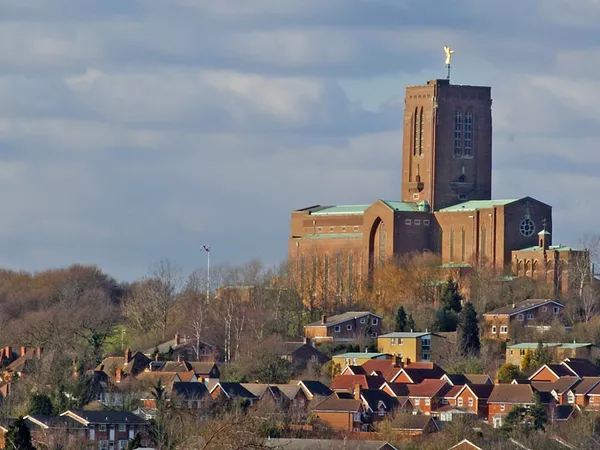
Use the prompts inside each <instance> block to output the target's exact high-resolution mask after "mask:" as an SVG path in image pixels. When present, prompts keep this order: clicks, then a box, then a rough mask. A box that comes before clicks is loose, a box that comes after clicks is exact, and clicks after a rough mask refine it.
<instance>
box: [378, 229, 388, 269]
mask: <svg viewBox="0 0 600 450" xmlns="http://www.w3.org/2000/svg"><path fill="white" fill-rule="evenodd" d="M377 232H378V234H379V236H378V237H379V242H378V245H379V249H378V250H379V252H378V253H379V261H378V265H379V267H383V266H384V265H385V262H386V259H387V253H386V246H387V229H386V227H385V223H384V222H380V223H379V228H378V230H377Z"/></svg>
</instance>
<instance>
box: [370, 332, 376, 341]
mask: <svg viewBox="0 0 600 450" xmlns="http://www.w3.org/2000/svg"><path fill="white" fill-rule="evenodd" d="M371 337H372V338H373V339H375V338H376V337H377V331H373V332H372V333H371Z"/></svg>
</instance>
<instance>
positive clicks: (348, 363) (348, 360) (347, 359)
mask: <svg viewBox="0 0 600 450" xmlns="http://www.w3.org/2000/svg"><path fill="white" fill-rule="evenodd" d="M346 365H347V366H349V365H350V358H346Z"/></svg>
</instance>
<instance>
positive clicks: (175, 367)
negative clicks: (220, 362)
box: [148, 360, 221, 382]
mask: <svg viewBox="0 0 600 450" xmlns="http://www.w3.org/2000/svg"><path fill="white" fill-rule="evenodd" d="M148 370H149V371H150V372H169V373H178V374H181V373H192V374H194V375H195V376H196V378H197V379H198V381H200V382H203V381H211V380H218V379H219V377H220V376H221V372H220V371H219V367H218V366H217V365H216V364H215V363H214V362H198V361H184V360H178V361H151V362H150V364H149V366H148Z"/></svg>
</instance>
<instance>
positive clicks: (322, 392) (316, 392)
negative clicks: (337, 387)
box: [290, 380, 333, 401]
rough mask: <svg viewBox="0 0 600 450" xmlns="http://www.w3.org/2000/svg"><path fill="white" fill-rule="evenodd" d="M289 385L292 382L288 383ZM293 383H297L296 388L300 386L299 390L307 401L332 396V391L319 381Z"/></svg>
mask: <svg viewBox="0 0 600 450" xmlns="http://www.w3.org/2000/svg"><path fill="white" fill-rule="evenodd" d="M291 383H292V382H290V384H291ZM294 383H297V384H298V386H300V388H301V389H302V391H303V392H304V393H305V394H306V398H308V400H309V401H312V400H315V399H318V398H327V397H329V396H330V395H331V394H333V391H332V390H331V389H329V388H328V387H327V386H325V385H324V384H323V383H321V382H320V381H313V380H297V381H294Z"/></svg>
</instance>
